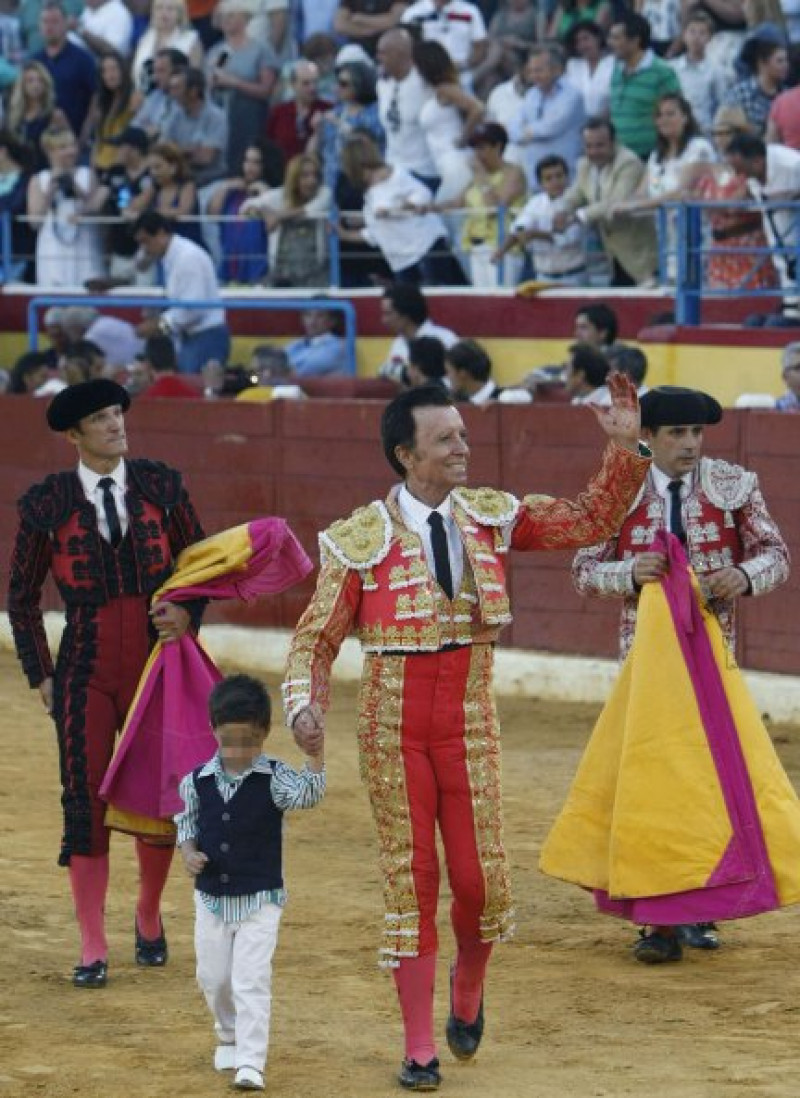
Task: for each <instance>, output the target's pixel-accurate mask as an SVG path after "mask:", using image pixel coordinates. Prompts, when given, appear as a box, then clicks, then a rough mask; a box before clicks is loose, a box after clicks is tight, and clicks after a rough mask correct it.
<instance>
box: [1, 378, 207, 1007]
mask: <svg viewBox="0 0 800 1098" xmlns="http://www.w3.org/2000/svg"><path fill="white" fill-rule="evenodd" d="M129 406H130V397H129V396H128V393H127V392H126V390H125V389H123V388H122V387H121V386H120V385H117V384H116V383H115V382H113V381H108V380H103V379H101V380H95V381H89V382H85V383H83V384H80V385H72V386H69V387H68V388H67V389H65V390H63V391H62V392H61V393H59V394H58V396H56V397H55V399H54V400H53V401H52V403H51V404H50V407H49V408H48V411H47V421H48V424H49V426H50V427H51V428H52V429H53V430H54V431H59V432H62V433H64V434H65V435H66V437H67V438H68V439H69V441H70V442H72V443H73V445H74V446H75V448H76V450H77V453H78V459H79V464H78V468H77V470H72V471H69V472H62V473H56V474H53V475H51V476H49V477H47V478H46V479H45V480H44V481H43V482H42V483H41V484H36V485H34V487H32V488H31V489H29V491H28V492H26V494H25V495H24V496H23V497H22V498H21V500H20V501H19V516H20V524H19V530H18V533H17V537H16V542H15V545H14V550H13V555H12V558H11V567H10V583H9V594H8V612H9V618H10V621H11V627H12V629H13V633H14V641H15V644H16V648H17V654H18V656H19V658H20V660H21V662H22V666H23V669H24V672H25V674H26V676H27V678H28V681H29V683H30V685H31V687H33V688H37V689H38V690H39V692H40V694H41V696H42V700H43V702H44V704H45V707H46V708H47V710H48V712H50V713H51V714H52V716H53V719H54V720H55V724H56V729H57V734H58V745H59V754H60V764H61V784H62V790H63V792H62V798H61V799H62V804H63V808H64V835H63V840H62V845H61V854H60V857H59V864H61V865H64V866H68V867H69V874H70V883H71V887H72V893H73V898H74V902H75V911H76V915H77V919H78V924H79V927H80V935H81V961H80V964H79V965H78V966H77V967H76V968H75V971H74V974H73V983H74V984H75V986H76V987H102V986H104V985H105V983H106V980H107V967H108V944H107V940H106V934H105V919H104V907H105V896H106V891H107V887H108V867H109V859H108V850H109V832H108V829H107V828H106V826H105V823H104V810H105V806H104V804H103V802H102V801H101V800H100V799H99V797H98V789H99V787H100V784H101V782H102V780H103V776H104V774H105V771H106V767H107V766H108V764H109V761H110V759H111V755H112V752H113V747H114V740H115V736H116V733H117V732H118V730H119V729H120V727H121V726H122V723H123V721H124V719H125V715H126V712H127V709H128V707H129V705H130V703H131V701H132V699H133V695H134V692H135V690H136V686H137V684H138V682H139V677H140V675H141V672H142V669H143V668H144V665H145V662H146V661H147V657H148V654H149V651H150V649H151V647H152V644H153V643H154V641H155V639H156V636H159V637H160V638H161V639H162V640H170V639H175V638H177V637H179V636H181V635H182V634H183V633H184V632H185V631H186V629H187V628H189V627H190V626H196V625H198V624H199V617H200V614H201V613H202V608H203V604H202V603H198V604H185V605H186V608H182V607H180V606H177V605H174V604H169V603H159V604H157V605H156V606H154V607H153V608H152V609H151V608H150V605H149V596H150V595H152V593H153V592H154V591H156V590H157V588H158V587H159V586H160V585H161V584H162V583H163V581H164V580H165V579H166V578H167V577H168V576H169V574H170V573H171V571H172V567H173V561H174V560H175V558H176V556H177V554H178V553H179V552H180V551H181V550H182V549H183V548H185V547H186V546H187V545H190V544H192V543H193V542H196V541H199V540H200V539H201V538H202V537H203V536H204V535H203V530H202V528H201V526H200V523H199V522H198V519H197V516H196V514H195V512H194V508H193V507H192V504H191V502H190V500H189V497H188V495H187V493H186V490H185V488H184V487H183V482H182V479H181V475H180V473H178V472H176V471H175V470H174V469H170V468H169V467H167V466H166V465H162V464H161V463H159V462H155V461H146V460H141V459H134V460H125V459H124V456H123V455H124V454H125V453H126V452H127V448H128V447H127V439H126V433H125V421H124V413H125V412H126V411H127V409H128V408H129ZM48 572H50V573H51V574H52V576H53V578H54V580H55V583H56V586H57V587H58V590H59V593H60V595H61V598H62V599H63V602H64V605H65V608H66V626H65V629H64V633H63V637H62V640H61V645H60V647H59V651H58V658H57V661H56V664H55V668H54V666H53V662H52V658H51V654H50V649H49V646H48V643H47V637H46V634H45V630H44V625H43V618H42V611H41V605H40V604H41V592H42V587H43V584H44V582H45V579H46V578H47V574H48ZM136 848H137V854H138V859H139V869H140V889H139V897H138V902H137V906H136V916H135V924H136V951H135V956H136V960H137V962H138V963H139V964H142V965H150V966H160V965H163V964H164V963H165V962H166V959H167V944H166V940H165V938H164V930H163V925H162V923H161V917H160V899H161V893H162V891H163V888H164V884H165V882H166V879H167V875H168V872H169V866H170V862H171V859H172V854H173V847H172V846H164V845H160V846H157V845H153V844H152V843H148V842H145V841H144V840H143V839H141V838H138V837H137V840H136Z"/></svg>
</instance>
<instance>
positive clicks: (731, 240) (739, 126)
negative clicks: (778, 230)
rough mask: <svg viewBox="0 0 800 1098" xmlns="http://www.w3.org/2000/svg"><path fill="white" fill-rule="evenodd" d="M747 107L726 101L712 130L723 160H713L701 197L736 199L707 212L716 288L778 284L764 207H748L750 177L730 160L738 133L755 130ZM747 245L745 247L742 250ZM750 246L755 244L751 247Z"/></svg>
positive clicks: (710, 283) (710, 275)
mask: <svg viewBox="0 0 800 1098" xmlns="http://www.w3.org/2000/svg"><path fill="white" fill-rule="evenodd" d="M749 132H751V131H750V126H749V123H748V121H747V117H746V115H745V113H744V111H743V110H742V108H741V107H720V109H719V110H718V111H717V113H716V114H715V115H714V123H713V127H712V130H711V136H712V138H713V140H714V145H715V147H716V151H717V155H718V156H719V158H720V159H719V161H718V162H717V163H715V164H709V165H708V167H707V170H706V172H705V174H704V175H703V176H701V178H700V179H699V180H698V183H697V189H696V197H697V198H699V199H702V200H704V201H707V202H721V201H724V200H726V199H730V200H731V201H732V202H734V203H736V205H734V206H732V207H731V208H730V209H725V208H719V207H712V208H710V209H709V210H708V213H707V222H708V225H709V226H710V228H711V246H710V248H709V253H708V259H707V261H706V266H705V285H706V286H707V287H708V289H710V290H721V289H727V290H767V289H771V288H772V287H775V286H777V285H778V272H777V271H776V270H775V264H774V263H773V262H772V259H771V258H770V256H769V255H767V254H766V253H765V249H766V248H767V237H766V234H765V232H764V226H763V223H762V220H761V214H760V213H759V212H758V210H756V209H753V208H750V209H747V208H746V207H745V206H743V205H742V203H744V202H747V203H748V205H749V199H750V193H749V191H748V189H747V179H746V178H745V177H744V176H743V175H739V174H738V173H737V172H735V171H734V170H733V169H732V168H731V166H730V165H729V164H728V163H726V161H725V154H726V152H727V150H728V146H729V145H730V143H731V141H732V140H733V138H734V137H735V136H736V135H737V134H740V133H749ZM742 249H744V250H742ZM746 249H752V252H750V253H748V251H747V250H746Z"/></svg>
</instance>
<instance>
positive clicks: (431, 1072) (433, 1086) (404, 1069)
mask: <svg viewBox="0 0 800 1098" xmlns="http://www.w3.org/2000/svg"><path fill="white" fill-rule="evenodd" d="M397 1078H398V1079H399V1081H400V1086H401V1087H405V1089H406V1090H429V1091H430V1090H438V1089H439V1084H440V1083H441V1081H442V1077H441V1075H440V1074H439V1061H438V1060H437V1059H436V1057H434V1058H433V1059H432V1060H429V1061H428V1063H427V1064H418V1063H417V1061H416V1060H403V1063H402V1065H401V1067H400V1074H399V1075H398V1077H397Z"/></svg>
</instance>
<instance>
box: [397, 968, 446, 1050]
mask: <svg viewBox="0 0 800 1098" xmlns="http://www.w3.org/2000/svg"><path fill="white" fill-rule="evenodd" d="M392 973H393V974H394V982H395V984H396V985H397V994H398V997H399V999H400V1009H401V1010H402V1012H403V1027H404V1029H405V1041H406V1057H407V1058H408V1059H409V1060H416V1062H417V1063H418V1064H423V1065H424V1064H427V1063H430V1061H431V1060H432V1059H433V1058H434V1056H435V1055H436V1044H435V1042H434V1039H433V988H434V984H435V982H436V954H435V953H426V954H425V956H424V957H404V958H403V959H402V960H401V961H400V967H399V968H394V969H392Z"/></svg>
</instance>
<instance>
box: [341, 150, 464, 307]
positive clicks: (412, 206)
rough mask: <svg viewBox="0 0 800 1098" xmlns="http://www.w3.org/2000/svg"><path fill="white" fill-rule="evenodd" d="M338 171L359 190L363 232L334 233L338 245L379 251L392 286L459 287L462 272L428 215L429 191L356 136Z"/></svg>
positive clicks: (443, 232)
mask: <svg viewBox="0 0 800 1098" xmlns="http://www.w3.org/2000/svg"><path fill="white" fill-rule="evenodd" d="M342 170H343V171H344V173H345V175H346V176H347V177H348V179H350V181H351V182H352V183H353V185H354V186H356V187H364V188H365V196H364V228H363V229H360V230H357V229H345V228H343V227H342V226H341V224H339V223H337V224H336V225H335V226H334V228H335V231H336V232H337V233H338V235H339V238H340V239H341V240H345V241H347V240H352V241H360V240H366V241H367V242H368V243H370V244H373V245H375V246H377V247H378V248H380V250H381V252H382V253H383V258H384V259H385V260H386V262H387V264H388V265H389V267H390V268H391V270H392V274H393V276H394V278H395V280H396V281H398V282H413V283H424V284H426V285H429V286H463V285H464V284H465V282H466V279H465V278H464V273H463V271H462V270H461V267H460V265H459V263H458V261H457V260H456V258H455V256H454V255H453V254H452V252H451V251H450V244H449V242H448V239H447V229H446V228H445V225H444V222H443V221H442V219H441V218H440V217H439V216H438V214H435V213H430V212H428V211H429V207H430V205H431V197H432V196H431V192H430V191H429V190H428V188H427V187H426V186H424V184H422V183H420V181H419V180H418V179H416V178H415V177H414V176H413V175H412V174H411V173H410V172H408V171H406V169H405V168H401V167H399V166H397V165H393V164H387V163H386V161H385V160H384V158H383V156H382V155H381V152H380V150H379V149H378V147H377V145H376V144H375V143H374V142H373V141H371V140H370V139H369V138H368V137H366V136H361V135H358V136H356V137H354V138H353V139H352V140H351V141H348V142H347V144H346V145H345V147H344V149H343V150H342Z"/></svg>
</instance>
